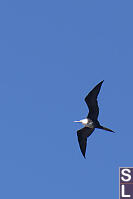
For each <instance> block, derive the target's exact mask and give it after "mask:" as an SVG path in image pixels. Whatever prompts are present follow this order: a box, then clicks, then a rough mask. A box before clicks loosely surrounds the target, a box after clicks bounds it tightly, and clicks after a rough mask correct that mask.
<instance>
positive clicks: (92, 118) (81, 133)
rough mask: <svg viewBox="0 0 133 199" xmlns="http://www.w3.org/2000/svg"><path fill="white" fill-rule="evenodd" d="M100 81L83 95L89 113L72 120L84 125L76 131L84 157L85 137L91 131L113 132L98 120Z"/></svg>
mask: <svg viewBox="0 0 133 199" xmlns="http://www.w3.org/2000/svg"><path fill="white" fill-rule="evenodd" d="M102 83H103V81H101V82H100V83H99V84H98V85H97V86H95V87H94V89H92V91H90V93H89V94H88V95H87V96H86V97H85V102H86V104H87V106H88V108H89V114H88V116H87V118H85V119H82V120H79V121H74V122H80V123H82V124H83V125H84V126H85V127H84V128H82V129H80V130H78V131H77V136H78V142H79V146H80V149H81V152H82V154H83V156H84V157H85V152H86V145H87V137H89V136H90V135H91V134H92V133H93V131H94V130H95V128H99V129H103V130H106V131H110V132H113V131H112V130H111V129H108V128H106V127H103V126H101V125H100V123H99V121H98V114H99V107H98V102H97V96H98V94H99V91H100V88H101V85H102Z"/></svg>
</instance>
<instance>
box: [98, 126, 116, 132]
mask: <svg viewBox="0 0 133 199" xmlns="http://www.w3.org/2000/svg"><path fill="white" fill-rule="evenodd" d="M98 128H99V129H103V130H105V131H110V132H113V133H114V131H112V130H111V129H109V128H106V127H104V126H100V127H98Z"/></svg>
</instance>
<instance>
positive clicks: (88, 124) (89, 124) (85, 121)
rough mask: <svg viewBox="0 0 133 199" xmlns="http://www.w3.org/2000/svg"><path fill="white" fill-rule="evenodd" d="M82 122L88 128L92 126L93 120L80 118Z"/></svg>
mask: <svg viewBox="0 0 133 199" xmlns="http://www.w3.org/2000/svg"><path fill="white" fill-rule="evenodd" d="M82 124H83V125H85V126H86V127H89V128H94V125H93V121H92V120H90V119H88V118H86V119H83V120H82Z"/></svg>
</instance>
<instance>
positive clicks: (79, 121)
mask: <svg viewBox="0 0 133 199" xmlns="http://www.w3.org/2000/svg"><path fill="white" fill-rule="evenodd" d="M73 122H81V121H80V120H79V121H73Z"/></svg>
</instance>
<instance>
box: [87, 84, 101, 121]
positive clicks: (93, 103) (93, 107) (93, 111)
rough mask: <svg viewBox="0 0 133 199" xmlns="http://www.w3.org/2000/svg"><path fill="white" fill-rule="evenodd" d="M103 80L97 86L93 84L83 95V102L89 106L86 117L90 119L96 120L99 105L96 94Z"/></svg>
mask: <svg viewBox="0 0 133 199" xmlns="http://www.w3.org/2000/svg"><path fill="white" fill-rule="evenodd" d="M103 81H104V80H103ZM103 81H101V82H100V83H99V84H98V85H97V86H95V87H94V88H93V89H92V91H90V93H89V94H88V95H87V96H86V97H85V102H86V104H87V106H88V108H89V114H88V116H87V117H88V118H90V119H92V120H97V118H98V114H99V107H98V102H97V96H98V94H99V91H100V88H101V85H102V83H103Z"/></svg>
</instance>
